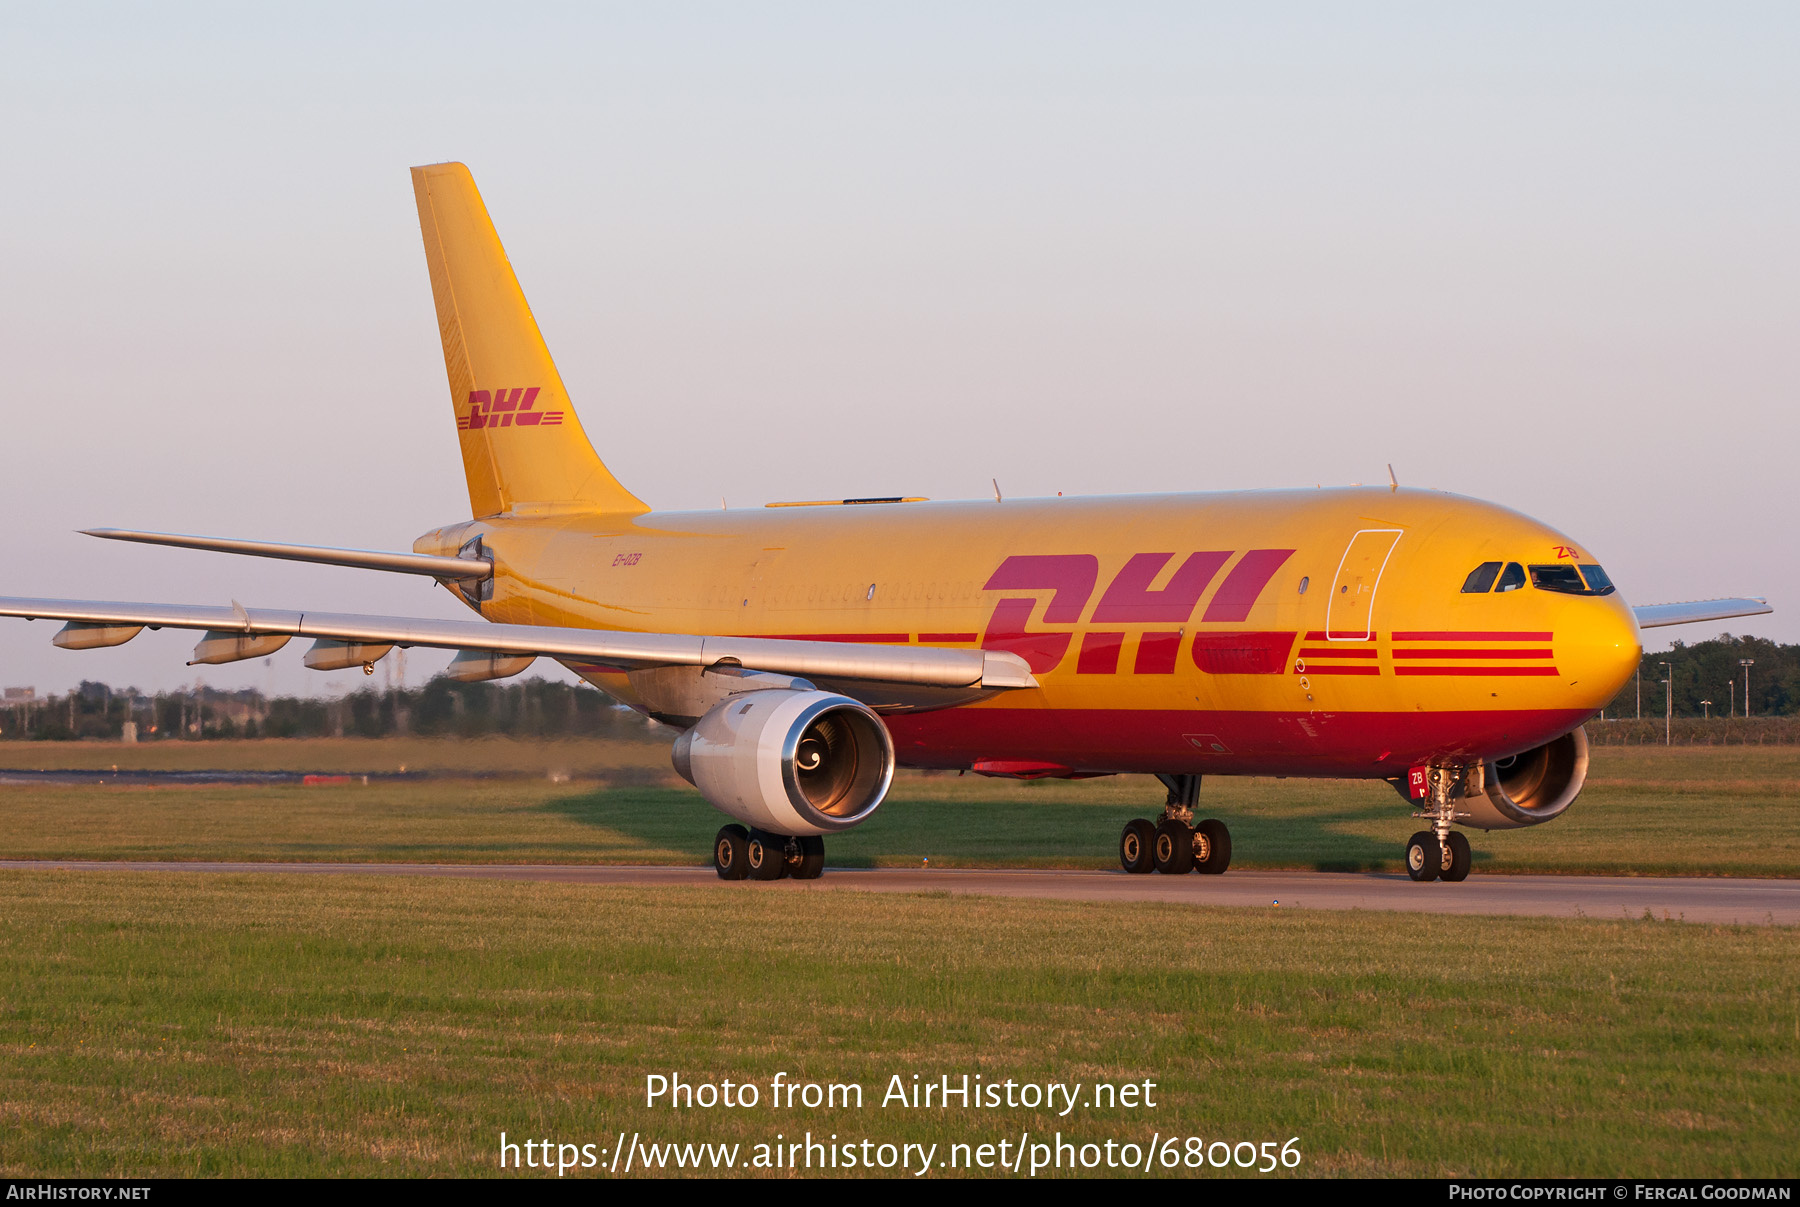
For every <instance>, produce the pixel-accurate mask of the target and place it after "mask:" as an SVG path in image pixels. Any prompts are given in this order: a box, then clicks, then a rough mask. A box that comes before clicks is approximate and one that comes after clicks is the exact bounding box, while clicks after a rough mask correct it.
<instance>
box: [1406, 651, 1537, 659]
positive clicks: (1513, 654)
mask: <svg viewBox="0 0 1800 1207" xmlns="http://www.w3.org/2000/svg"><path fill="white" fill-rule="evenodd" d="M1553 655H1554V651H1552V650H1432V649H1424V650H1420V649H1411V650H1395V651H1394V657H1396V658H1549V657H1552V656H1553Z"/></svg>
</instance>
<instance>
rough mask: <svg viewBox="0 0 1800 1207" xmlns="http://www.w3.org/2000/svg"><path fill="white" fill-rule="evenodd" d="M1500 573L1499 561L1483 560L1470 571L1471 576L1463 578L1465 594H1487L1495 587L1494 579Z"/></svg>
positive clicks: (1463, 591)
mask: <svg viewBox="0 0 1800 1207" xmlns="http://www.w3.org/2000/svg"><path fill="white" fill-rule="evenodd" d="M1499 575H1500V563H1499V562H1482V563H1481V564H1480V565H1479V566H1477V567H1475V568H1474V569H1473V570H1471V571H1469V577H1467V578H1465V579H1463V589H1462V593H1463V594H1464V595H1486V594H1487V593H1488V592H1489V591H1491V590H1493V589H1494V579H1495V578H1497V577H1499Z"/></svg>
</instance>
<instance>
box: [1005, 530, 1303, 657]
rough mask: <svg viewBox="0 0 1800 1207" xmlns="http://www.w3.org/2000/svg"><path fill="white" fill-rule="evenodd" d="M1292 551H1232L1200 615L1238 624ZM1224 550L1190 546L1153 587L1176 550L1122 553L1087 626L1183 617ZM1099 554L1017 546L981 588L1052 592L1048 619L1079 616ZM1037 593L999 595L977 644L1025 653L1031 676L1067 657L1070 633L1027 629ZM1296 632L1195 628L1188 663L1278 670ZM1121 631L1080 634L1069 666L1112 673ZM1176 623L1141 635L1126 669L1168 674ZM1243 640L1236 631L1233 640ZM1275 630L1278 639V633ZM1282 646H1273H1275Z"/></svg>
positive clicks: (1059, 621) (1177, 644) (1177, 640)
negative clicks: (1023, 550)
mask: <svg viewBox="0 0 1800 1207" xmlns="http://www.w3.org/2000/svg"><path fill="white" fill-rule="evenodd" d="M1293 555H1294V551H1293V550H1292V549H1252V550H1249V551H1248V552H1246V553H1245V554H1244V555H1243V556H1242V557H1240V558H1238V560H1237V563H1236V565H1234V566H1232V568H1231V572H1230V573H1228V574H1227V575H1226V576H1225V579H1224V581H1223V582H1222V583H1220V584H1219V586H1218V588H1217V590H1216V591H1215V592H1214V593H1213V598H1212V600H1211V602H1210V603H1209V604H1208V605H1207V608H1206V613H1205V615H1204V616H1203V617H1202V618H1201V620H1202V623H1220V622H1223V623H1236V622H1242V621H1243V620H1245V619H1246V618H1248V617H1249V615H1250V610H1251V608H1252V607H1253V606H1254V605H1255V603H1256V601H1257V599H1258V598H1260V597H1261V595H1262V593H1263V590H1264V589H1265V588H1266V587H1267V586H1268V585H1269V580H1270V579H1272V578H1274V576H1275V572H1276V571H1277V570H1279V569H1280V568H1281V567H1282V565H1283V564H1285V563H1286V562H1287V560H1288V558H1290V557H1292V556H1293ZM1233 556H1234V555H1233V553H1232V552H1231V551H1229V550H1224V551H1220V550H1211V551H1204V552H1200V553H1193V554H1189V555H1188V556H1187V558H1186V559H1185V560H1184V561H1183V562H1182V563H1181V565H1180V566H1179V567H1177V569H1176V570H1175V573H1174V574H1173V575H1171V576H1170V578H1169V581H1168V583H1167V584H1166V585H1165V586H1163V587H1161V588H1158V589H1156V590H1152V589H1151V588H1150V584H1151V583H1152V582H1154V581H1155V579H1156V577H1157V575H1158V574H1160V573H1161V572H1162V571H1163V570H1164V569H1165V568H1166V567H1167V566H1168V564H1169V563H1170V562H1171V561H1173V560H1174V558H1175V554H1173V553H1138V554H1134V555H1132V556H1131V557H1130V558H1129V559H1127V561H1126V563H1125V565H1124V567H1123V568H1121V569H1120V570H1119V572H1118V574H1117V575H1115V576H1114V578H1113V580H1112V582H1111V583H1110V584H1109V585H1108V586H1107V588H1106V593H1105V594H1104V595H1102V596H1101V598H1100V602H1099V603H1098V604H1097V605H1096V606H1095V608H1094V613H1093V616H1092V617H1091V618H1090V622H1091V623H1094V624H1106V625H1113V624H1145V623H1148V624H1177V625H1185V624H1187V623H1188V622H1189V619H1190V618H1191V617H1192V616H1193V613H1194V609H1195V608H1196V607H1198V606H1199V604H1200V599H1201V597H1202V596H1203V595H1204V594H1205V593H1206V590H1207V588H1208V587H1209V586H1210V585H1211V584H1212V582H1213V580H1214V579H1215V578H1217V577H1218V574H1219V571H1220V570H1221V569H1223V568H1224V567H1225V565H1226V564H1227V563H1228V562H1230V561H1231V559H1232V557H1233ZM1099 577H1100V559H1099V558H1097V557H1095V556H1094V555H1093V554H1091V553H1057V554H1016V555H1014V556H1012V557H1009V558H1007V559H1006V560H1005V561H1003V562H1001V563H1000V567H999V569H997V570H995V571H994V573H993V575H992V576H990V577H989V579H988V581H987V582H986V584H984V586H983V588H982V589H983V590H985V591H1005V592H1014V591H1035V592H1049V595H1050V598H1049V600H1048V601H1047V602H1045V603H1044V609H1043V619H1042V621H1041V622H1040V623H1042V624H1045V625H1058V626H1060V625H1069V626H1074V625H1078V624H1080V623H1081V618H1082V614H1083V612H1084V611H1086V609H1087V604H1088V601H1089V600H1090V599H1092V598H1093V595H1094V590H1095V588H1096V586H1098V584H1099ZM1039 602H1040V600H1039V598H1038V597H1037V596H1023V595H1019V596H1013V595H1008V596H1007V597H1005V598H1002V599H1000V600H997V601H996V602H995V604H994V611H993V614H992V615H991V616H990V617H989V619H988V625H987V631H986V633H984V634H983V635H982V638H981V645H982V647H983V648H984V649H990V650H1005V651H1007V652H1009V653H1013V654H1017V655H1019V656H1020V657H1021V658H1023V659H1025V661H1026V663H1027V664H1028V665H1029V666H1030V667H1031V670H1032V673H1034V674H1039V675H1042V674H1047V673H1049V672H1050V671H1053V670H1055V669H1056V668H1057V667H1058V666H1060V665H1061V664H1062V662H1063V660H1064V658H1066V657H1067V656H1068V653H1069V646H1070V645H1071V644H1073V642H1074V638H1075V633H1074V631H1073V629H1072V628H1071V629H1070V630H1068V631H1062V632H1058V631H1056V630H1054V629H1042V630H1039V629H1033V628H1032V627H1031V625H1032V618H1033V616H1034V614H1036V612H1037V609H1038V604H1039ZM1296 635H1297V634H1294V633H1286V634H1268V633H1255V634H1243V635H1239V636H1238V637H1234V636H1233V635H1231V634H1212V635H1207V640H1206V641H1202V640H1201V637H1200V635H1196V638H1195V643H1194V646H1193V648H1192V654H1193V658H1194V662H1195V665H1197V666H1198V667H1200V669H1202V670H1204V671H1206V672H1207V673H1209V674H1277V673H1279V672H1280V670H1281V667H1282V664H1283V663H1284V662H1285V661H1286V658H1287V651H1288V650H1289V649H1291V648H1292V647H1293V642H1294V638H1295V636H1296ZM1215 636H1217V637H1223V638H1227V639H1229V640H1227V643H1226V644H1225V645H1215V644H1209V643H1210V642H1211V640H1212V638H1213V637H1215ZM1126 638H1127V634H1126V633H1124V632H1122V631H1113V630H1095V631H1090V632H1088V633H1085V634H1083V635H1082V641H1081V648H1080V653H1079V655H1078V657H1077V659H1076V666H1075V673H1076V674H1079V675H1116V674H1118V673H1119V662H1120V660H1121V658H1122V657H1123V656H1124V650H1125V644H1126ZM1181 638H1182V630H1180V629H1176V630H1173V631H1170V630H1163V629H1153V630H1149V631H1146V632H1143V633H1140V634H1138V636H1137V643H1136V652H1135V655H1134V662H1133V664H1132V673H1133V674H1138V675H1172V674H1174V673H1175V668H1176V664H1177V662H1178V661H1179V660H1180V656H1181V644H1182V641H1181ZM1240 638H1241V639H1240ZM1276 638H1281V639H1282V640H1281V641H1280V642H1277V641H1276V640H1275V639H1276ZM1277 644H1279V647H1280V648H1279V650H1278V651H1277V650H1276V649H1275V647H1276V645H1277Z"/></svg>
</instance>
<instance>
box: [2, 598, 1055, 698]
mask: <svg viewBox="0 0 1800 1207" xmlns="http://www.w3.org/2000/svg"><path fill="white" fill-rule="evenodd" d="M0 616H17V617H23V618H25V619H27V620H61V621H64V622H66V623H67V624H70V625H74V626H82V627H86V628H90V629H95V630H113V631H115V632H116V633H118V634H119V641H123V640H129V638H130V636H135V635H136V631H137V630H139V629H144V628H150V629H160V628H168V629H204V630H207V631H208V633H209V636H210V635H211V634H219V635H221V636H224V635H231V634H235V635H239V636H241V637H244V638H257V637H265V638H266V637H282V638H291V637H311V638H314V639H316V640H318V641H320V642H326V643H334V644H338V645H342V644H346V643H348V644H355V645H367V646H371V647H380V646H401V647H410V646H424V647H428V648H433V649H446V650H468V651H475V652H478V653H484V654H506V655H518V656H526V655H528V656H531V657H538V656H543V657H549V658H555V659H558V660H559V661H570V662H579V663H582V664H587V665H592V666H594V667H596V668H598V669H604V670H616V671H633V670H644V669H649V668H653V667H664V666H695V667H716V666H720V665H724V666H734V665H735V666H741V667H743V668H745V669H746V670H756V671H767V672H771V673H774V674H781V675H793V676H797V677H800V678H807V679H824V680H830V681H833V682H843V681H849V682H869V683H881V684H899V685H904V686H908V687H919V688H942V689H947V690H960V691H964V692H966V691H968V690H970V689H982V690H993V691H998V690H1007V689H1014V688H1030V687H1036V686H1037V680H1036V679H1034V678H1033V677H1032V675H1031V670H1030V668H1029V667H1028V666H1026V664H1025V660H1024V659H1023V658H1020V657H1019V656H1018V655H1017V654H1009V653H1006V652H1004V651H1000V650H964V649H948V648H944V647H941V646H916V645H915V646H887V645H859V644H853V643H839V642H830V641H786V640H780V639H776V638H767V637H706V636H698V635H688V634H680V633H616V632H610V631H606V630H600V629H570V628H559V627H555V626H550V625H522V624H491V623H488V622H487V621H469V620H427V619H419V618H414V617H406V616H356V615H349V614H345V613H336V612H286V611H275V610H271V609H264V608H245V607H242V606H239V605H233V606H231V607H216V606H205V605H187V604H142V603H105V602H97V601H91V600H70V599H4V598H0ZM118 643H119V642H118V641H113V640H100V641H97V642H94V643H92V644H98V645H112V644H118ZM202 644H205V640H204V639H203V642H202ZM246 648H247V647H246ZM276 648H279V644H275V645H270V644H266V643H264V644H260V645H258V646H257V648H256V649H255V651H254V653H247V654H245V655H244V656H247V657H260V656H262V654H264V653H267V652H272V651H273V649H276ZM382 652H383V653H385V652H386V651H385V650H384V651H382ZM519 669H521V670H523V669H524V667H523V665H521V666H520V667H519Z"/></svg>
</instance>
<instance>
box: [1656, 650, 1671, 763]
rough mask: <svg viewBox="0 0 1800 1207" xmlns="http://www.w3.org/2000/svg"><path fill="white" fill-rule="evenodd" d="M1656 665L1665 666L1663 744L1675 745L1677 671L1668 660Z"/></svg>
mask: <svg viewBox="0 0 1800 1207" xmlns="http://www.w3.org/2000/svg"><path fill="white" fill-rule="evenodd" d="M1656 665H1658V666H1660V667H1662V668H1663V745H1664V746H1673V745H1674V744H1675V738H1674V734H1673V730H1674V725H1675V672H1674V671H1672V670H1670V669H1669V664H1668V663H1666V662H1659V663H1657V664H1656Z"/></svg>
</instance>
